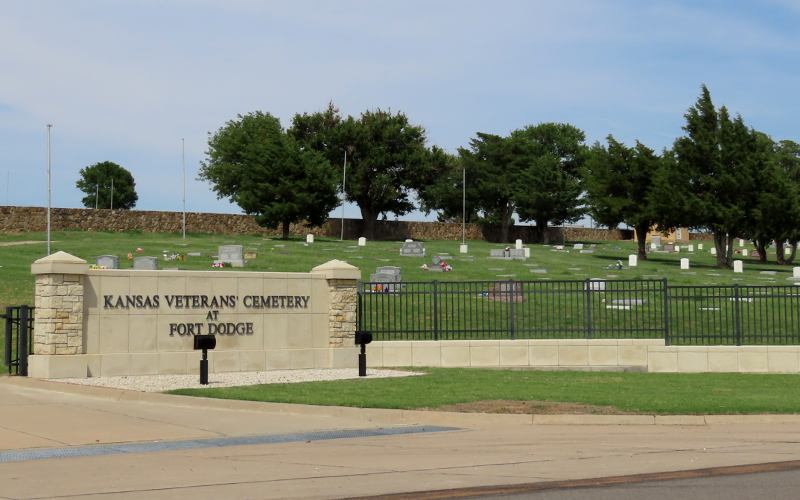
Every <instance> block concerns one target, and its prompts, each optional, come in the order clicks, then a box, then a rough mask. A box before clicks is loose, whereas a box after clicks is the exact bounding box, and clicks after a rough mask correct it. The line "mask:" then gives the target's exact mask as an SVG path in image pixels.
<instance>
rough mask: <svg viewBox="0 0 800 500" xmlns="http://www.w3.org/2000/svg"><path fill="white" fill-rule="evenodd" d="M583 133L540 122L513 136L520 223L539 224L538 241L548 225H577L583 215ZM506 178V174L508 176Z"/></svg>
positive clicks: (514, 182) (544, 238)
mask: <svg viewBox="0 0 800 500" xmlns="http://www.w3.org/2000/svg"><path fill="white" fill-rule="evenodd" d="M585 138H586V137H585V135H584V133H583V131H581V130H580V129H578V128H577V127H575V126H573V125H570V124H568V123H541V124H539V125H535V126H529V127H526V128H524V129H521V130H515V131H514V132H512V133H511V137H510V141H509V146H510V151H509V156H510V160H511V168H510V171H511V172H515V174H516V177H513V178H511V179H509V180H510V181H511V183H512V186H513V198H514V201H515V204H516V208H517V214H518V215H519V218H520V220H522V221H527V220H533V221H535V222H536V232H537V235H538V240H539V241H544V242H545V243H546V242H547V237H548V236H547V226H548V224H550V223H551V222H552V223H555V224H563V223H565V222H574V221H576V220H578V219H580V218H581V216H582V215H583V213H584V209H583V208H582V200H581V191H582V187H581V181H580V175H579V170H580V168H581V166H582V165H583V162H584V161H585V156H586V147H585V146H584V144H583V141H584V140H585ZM506 175H507V174H506Z"/></svg>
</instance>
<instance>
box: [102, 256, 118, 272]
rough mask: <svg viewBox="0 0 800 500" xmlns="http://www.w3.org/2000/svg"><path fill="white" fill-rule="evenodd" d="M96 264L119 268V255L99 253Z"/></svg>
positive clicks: (105, 267) (108, 267)
mask: <svg viewBox="0 0 800 500" xmlns="http://www.w3.org/2000/svg"><path fill="white" fill-rule="evenodd" d="M97 265H98V266H100V267H102V268H104V269H119V257H117V256H116V255H101V256H99V257H97Z"/></svg>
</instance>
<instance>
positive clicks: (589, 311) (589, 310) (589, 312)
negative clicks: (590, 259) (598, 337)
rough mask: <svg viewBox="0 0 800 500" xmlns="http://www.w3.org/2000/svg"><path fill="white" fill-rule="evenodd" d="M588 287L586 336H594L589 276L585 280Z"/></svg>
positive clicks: (585, 285)
mask: <svg viewBox="0 0 800 500" xmlns="http://www.w3.org/2000/svg"><path fill="white" fill-rule="evenodd" d="M583 283H584V284H583V287H584V288H585V289H586V301H585V302H586V338H587V339H591V338H592V286H591V280H589V279H588V278H587V279H586V280H585V281H584V282H583Z"/></svg>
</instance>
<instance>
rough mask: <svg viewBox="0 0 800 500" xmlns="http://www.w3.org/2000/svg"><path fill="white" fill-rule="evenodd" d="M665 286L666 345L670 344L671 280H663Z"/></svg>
mask: <svg viewBox="0 0 800 500" xmlns="http://www.w3.org/2000/svg"><path fill="white" fill-rule="evenodd" d="M662 282H663V286H664V294H663V295H664V345H670V342H671V341H670V338H669V282H668V281H667V278H664V279H663V280H662Z"/></svg>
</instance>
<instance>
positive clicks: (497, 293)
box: [488, 281, 524, 302]
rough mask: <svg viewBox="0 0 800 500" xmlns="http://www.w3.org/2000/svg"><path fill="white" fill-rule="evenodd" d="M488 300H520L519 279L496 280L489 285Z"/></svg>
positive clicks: (520, 286) (522, 298) (520, 285)
mask: <svg viewBox="0 0 800 500" xmlns="http://www.w3.org/2000/svg"><path fill="white" fill-rule="evenodd" d="M488 298H489V300H493V301H498V302H522V301H523V300H524V296H523V295H522V283H520V282H519V281H498V282H496V283H495V284H494V285H492V286H491V287H489V294H488Z"/></svg>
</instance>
